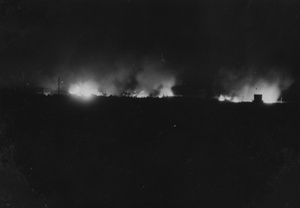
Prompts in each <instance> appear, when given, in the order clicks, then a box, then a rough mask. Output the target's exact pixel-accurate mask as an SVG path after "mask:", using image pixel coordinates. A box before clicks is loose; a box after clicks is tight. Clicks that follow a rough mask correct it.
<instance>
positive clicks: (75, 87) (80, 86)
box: [69, 81, 101, 98]
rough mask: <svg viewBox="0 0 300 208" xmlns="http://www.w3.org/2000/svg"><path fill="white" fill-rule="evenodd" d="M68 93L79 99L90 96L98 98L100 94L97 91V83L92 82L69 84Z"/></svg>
mask: <svg viewBox="0 0 300 208" xmlns="http://www.w3.org/2000/svg"><path fill="white" fill-rule="evenodd" d="M69 93H70V94H72V95H77V96H80V97H86V98H89V97H91V96H92V95H96V96H99V95H101V93H100V92H99V91H98V85H97V83H95V82H93V81H86V82H78V83H75V84H71V85H70V87H69Z"/></svg>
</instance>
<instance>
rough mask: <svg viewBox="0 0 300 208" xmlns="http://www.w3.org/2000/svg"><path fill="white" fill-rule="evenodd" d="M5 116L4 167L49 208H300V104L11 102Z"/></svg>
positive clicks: (4, 103) (16, 98)
mask: <svg viewBox="0 0 300 208" xmlns="http://www.w3.org/2000/svg"><path fill="white" fill-rule="evenodd" d="M0 109H1V111H0V115H1V120H0V121H1V125H2V127H1V128H2V130H1V141H0V142H1V146H2V147H3V148H2V149H4V148H6V149H7V147H13V151H11V152H12V153H11V154H13V157H12V158H10V159H9V157H2V158H1V159H2V160H3V161H2V163H3V164H4V163H5V164H8V163H10V164H11V163H13V164H14V165H15V167H17V169H18V171H19V172H20V174H22V176H24V181H25V180H26V181H27V182H26V184H27V185H26V186H28V187H30V189H29V190H30V192H31V195H32V196H31V197H33V198H36V199H37V200H39V203H40V204H42V202H43V203H44V205H43V206H47V207H122V208H123V207H276V206H277V207H284V206H286V204H288V207H299V201H298V196H299V194H300V190H299V188H295V187H296V186H295V185H290V184H300V183H299V177H298V176H299V174H298V173H299V138H300V137H299V122H298V121H299V116H298V115H299V104H298V103H282V104H271V105H267V104H257V105H256V104H253V103H239V104H235V103H220V102H217V101H215V100H203V99H199V98H184V97H175V98H163V99H158V98H144V99H137V98H120V97H94V98H93V99H91V100H90V101H89V102H84V101H82V100H78V99H75V98H74V97H70V96H59V95H57V96H43V95H33V94H32V95H29V94H1V95H0ZM4 127H5V128H4ZM3 167H4V166H3ZM0 172H1V171H0ZM297 180H298V181H297ZM0 182H1V181H0ZM24 184H25V182H24ZM0 186H2V184H0ZM16 186H17V185H16ZM282 187H285V190H284V193H285V194H286V197H284V196H282V195H281V196H282V197H281V198H280V197H278V195H280V194H279V193H280V191H281V190H280V189H281V188H282ZM298 187H299V186H298ZM13 188H18V187H13ZM3 190H4V191H5V190H8V189H3ZM3 190H2V191H3ZM0 191H1V189H0ZM4 191H3V192H4ZM14 193H15V192H14ZM21 193H23V192H21ZM24 193H25V192H24ZM26 193H27V192H26ZM4 195H5V193H4ZM4 195H3V196H4ZM0 196H1V195H0ZM11 198H12V199H10V200H11V201H13V197H11ZM0 200H1V199H0ZM3 200H4V199H3ZM5 200H6V199H5ZM47 200H48V201H47ZM41 201H42V202H41ZM50 201H51V203H50ZM19 203H21V202H19ZM47 203H48V204H47ZM272 203H273V204H272ZM274 203H276V204H274ZM15 204H17V203H15ZM36 204H37V205H36V207H38V206H40V204H39V205H38V203H36ZM46 204H47V205H46ZM28 206H29V205H28ZM15 207H18V206H17V205H16V206H15ZM32 207H34V206H32Z"/></svg>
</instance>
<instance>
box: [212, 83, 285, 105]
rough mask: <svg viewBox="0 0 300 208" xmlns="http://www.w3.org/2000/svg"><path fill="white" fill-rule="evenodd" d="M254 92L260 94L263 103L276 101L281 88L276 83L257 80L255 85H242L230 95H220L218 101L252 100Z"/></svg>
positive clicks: (236, 101)
mask: <svg viewBox="0 0 300 208" xmlns="http://www.w3.org/2000/svg"><path fill="white" fill-rule="evenodd" d="M254 94H261V95H262V97H263V102H264V103H276V102H277V101H278V99H279V98H280V94H281V90H280V89H279V87H278V85H277V84H276V83H268V82H266V81H263V80H262V81H259V82H258V83H257V84H256V85H254V86H251V85H247V84H246V85H244V86H242V87H241V89H238V90H235V91H234V92H232V94H231V95H222V94H221V95H220V96H219V97H218V100H219V101H229V102H234V103H238V102H252V101H253V98H254Z"/></svg>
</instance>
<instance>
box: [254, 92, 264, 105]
mask: <svg viewBox="0 0 300 208" xmlns="http://www.w3.org/2000/svg"><path fill="white" fill-rule="evenodd" d="M253 102H254V103H263V99H262V94H254V100H253Z"/></svg>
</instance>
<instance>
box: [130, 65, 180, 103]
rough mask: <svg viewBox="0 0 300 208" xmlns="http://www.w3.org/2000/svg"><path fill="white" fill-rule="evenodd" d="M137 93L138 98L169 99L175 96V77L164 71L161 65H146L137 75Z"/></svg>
mask: <svg viewBox="0 0 300 208" xmlns="http://www.w3.org/2000/svg"><path fill="white" fill-rule="evenodd" d="M136 81H137V83H138V84H137V87H136V90H135V91H136V93H137V96H138V97H148V96H154V97H168V96H173V92H172V87H173V86H174V85H175V83H176V80H175V76H174V75H172V74H171V72H170V71H167V70H164V69H163V65H162V64H161V63H154V62H152V63H145V64H144V66H143V70H142V71H140V72H138V73H137V74H136Z"/></svg>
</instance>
